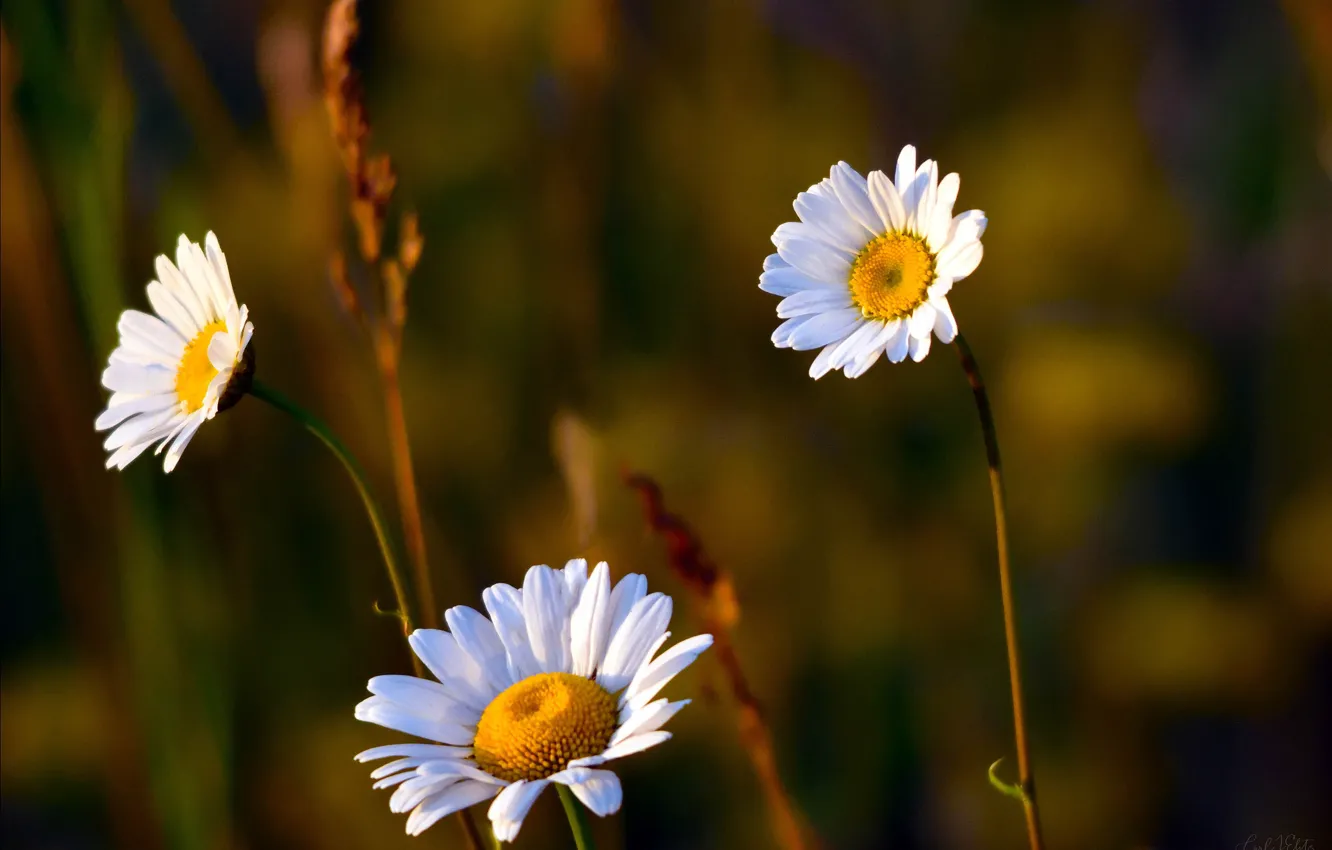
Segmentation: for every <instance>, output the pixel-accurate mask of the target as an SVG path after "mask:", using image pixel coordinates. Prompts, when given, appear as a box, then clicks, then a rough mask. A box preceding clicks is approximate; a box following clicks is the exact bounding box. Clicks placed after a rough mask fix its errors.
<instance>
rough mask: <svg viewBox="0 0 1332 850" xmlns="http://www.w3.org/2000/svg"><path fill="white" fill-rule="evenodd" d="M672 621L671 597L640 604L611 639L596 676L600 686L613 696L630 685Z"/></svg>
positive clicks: (658, 596)
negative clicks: (653, 646)
mask: <svg viewBox="0 0 1332 850" xmlns="http://www.w3.org/2000/svg"><path fill="white" fill-rule="evenodd" d="M670 621H671V598H670V597H669V596H667V595H665V594H663V593H652V594H648V595H647V596H645V597H643V598H642V599H640V600H638V602H636V603H635V604H634V607H633V608H632V609H631V610H630V611H629V615H628V616H627V617H625V619H624V623H622V624H621V625H620V627H619V629H617V630H616V632H615V634H614V635H613V636H612V637H611V639H610V644H609V646H607V648H606V660H605V662H604V663H603V664H602V665H601V670H600V671H599V672H598V673H597V682H598V683H599V684H600V685H601V686H602V687H603V688H605V689H606V690H607V691H609V692H611V693H616V692H618V691H619V690H620V689H621V688H623V687H624V686H625V685H627V684H629V680H630V679H632V678H633V676H634V674H635V673H637V672H638V667H639V665H640V664H642V663H643V659H644V657H646V655H647V653H648V652H649V651H650V650H651V649H652V645H653V644H654V643H656V642H657V641H658V640H659V639H660V638H661V636H662V633H663V632H665V631H666V625H667V624H668V623H670Z"/></svg>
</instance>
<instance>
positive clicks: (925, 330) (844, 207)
mask: <svg viewBox="0 0 1332 850" xmlns="http://www.w3.org/2000/svg"><path fill="white" fill-rule="evenodd" d="M958 185H959V179H958V176H957V175H956V174H949V175H947V176H946V177H944V178H943V179H942V180H941V179H939V169H938V166H937V165H935V163H934V161H933V160H926V161H925V162H924V163H923V164H921V165H920V166H919V167H917V166H916V149H915V148H914V147H912V146H910V145H908V146H906V147H904V148H902V153H901V155H899V156H898V158H897V172H896V175H895V177H894V179H892V180H890V179H888V177H887V175H885V174H884V173H883V172H881V171H872V172H870V175H869V179H868V180H867V179H866V178H864V177H862V176H860V174H859V173H857V172H856V170H855V169H853V168H852V167H851V166H849V165H847V164H846V163H845V162H841V163H838V164H837V165H835V166H834V167H833V168H832V171H831V173H830V174H829V175H828V178H827V179H826V180H822V181H820V182H819V183H817V184H815V185H813V186H811V187H809V191H807V192H801V193H800V194H799V195H797V196H796V200H795V211H796V215H797V216H799V217H800V221H798V222H787V223H786V224H783V225H782V226H780V227H778V228H777V231H776V232H775V233H773V235H772V242H773V244H774V245H775V246H776V247H777V253H775V254H771V255H769V256H768V258H767V259H766V260H765V261H764V263H763V275H762V276H761V277H760V278H759V288H760V289H762V290H763V291H764V292H769V293H771V294H773V295H780V296H782V302H781V303H780V304H778V305H777V316H778V318H782V319H785V320H786V321H785V322H783V323H782V324H781V325H779V326H778V328H777V330H776V331H775V332H773V335H772V341H773V344H774V345H776V346H777V347H778V348H794V349H795V350H796V351H810V350H813V349H815V348H821V349H823V350H822V351H820V352H819V354H818V356H817V357H815V358H814V363H813V365H811V366H810V369H809V374H810V377H812V378H816V379H817V378H821V377H823V376H824V375H825V374H827V373H828V371H829V370H832V369H841V370H842V373H843V374H844V375H846V376H847V377H848V378H856V377H859V376H860V375H863V374H864V373H865V371H866V370H867V369H869V367H870V366H872V365H874V363H875V361H877V360H878V359H879V357H881V356H882V355H884V354H887V355H888V359H889V360H890V361H892V362H893V363H900V362H902V361H903V360H905V359H906V358H907V357H908V356H910V357H911V359H912V360H915V361H917V362H919V361H921V360H923V359H925V355H927V354H929V352H930V341H931V339H932V338H933V337H935V336H937V337H938V338H939V341H940V342H944V343H948V342H952V341H953V337H954V336H956V335H957V321H956V320H955V319H954V318H953V311H952V309H951V308H950V307H949V306H948V299H947V295H948V292H949V290H951V289H952V288H953V284H954V283H956V282H957V281H959V280H961V279H962V278H964V277H966V276H967V275H969V274H971V273H972V272H973V271H975V270H976V266H978V265H979V264H980V261H981V254H982V247H981V242H980V238H981V235H982V234H983V233H984V232H985V224H986V219H985V214H984V213H982V212H981V211H980V210H969V211H967V212H964V213H962V214H960V215H957V216H954V215H953V203H954V202H955V201H956V200H957V190H958Z"/></svg>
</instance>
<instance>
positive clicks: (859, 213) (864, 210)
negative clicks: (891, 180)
mask: <svg viewBox="0 0 1332 850" xmlns="http://www.w3.org/2000/svg"><path fill="white" fill-rule="evenodd" d="M828 179H829V180H831V181H832V185H833V189H834V190H836V192H837V200H839V201H841V202H842V207H843V208H845V209H846V211H847V212H848V213H849V214H850V215H851V218H853V219H855V221H856V222H858V223H859V224H860V226H861V227H863V228H865V231H866V232H867V233H868V234H873V235H875V236H877V235H878V234H880V233H882V232H883V231H884V229H885V227H884V223H883V220H882V219H881V218H880V217H879V214H878V213H877V212H875V210H874V204H873V203H871V202H870V196H869V186H868V185H867V184H866V182H865V178H864V177H861V176H860V172H858V171H856V170H855V169H854V168H852V167H851V166H849V165H847V164H846V163H845V162H839V163H837V165H835V166H833V169H832V172H831V173H830V174H829V175H828Z"/></svg>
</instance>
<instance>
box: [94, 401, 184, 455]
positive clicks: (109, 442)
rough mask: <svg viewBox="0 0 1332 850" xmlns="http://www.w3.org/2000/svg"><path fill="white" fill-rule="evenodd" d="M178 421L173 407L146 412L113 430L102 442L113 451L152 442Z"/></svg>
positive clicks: (105, 447) (108, 449)
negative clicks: (134, 444)
mask: <svg viewBox="0 0 1332 850" xmlns="http://www.w3.org/2000/svg"><path fill="white" fill-rule="evenodd" d="M176 422H177V419H176V411H175V410H173V409H168V410H157V411H154V412H152V413H145V414H143V415H142V416H137V417H135V418H134V419H131V420H129V421H128V422H126V423H125V424H123V425H121V426H120V427H119V428H117V429H116V430H114V431H112V432H111V435H110V436H109V437H107V438H106V441H105V442H103V443H102V448H104V449H106V450H107V451H111V450H113V449H118V448H120V447H121V446H126V445H130V444H131V443H139V442H145V441H146V442H152V441H153V440H156V439H159V438H161V437H163V436H166V435H167V434H168V433H170V431H171V429H172V428H173V427H175V424H176Z"/></svg>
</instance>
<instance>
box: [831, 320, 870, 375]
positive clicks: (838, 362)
mask: <svg viewBox="0 0 1332 850" xmlns="http://www.w3.org/2000/svg"><path fill="white" fill-rule="evenodd" d="M881 330H882V327H881V325H880V324H879V323H878V322H873V321H866V322H863V323H862V324H861V325H860V327H858V328H856V329H855V331H854V332H852V333H851V334H850V335H849V336H847V338H846V339H844V340H842V341H841V342H839V343H838V344H837V348H836V349H834V350H833V355H832V367H833V368H834V369H840V368H842V367H843V366H845V365H846V364H847V363H850V362H851V361H852V360H854V359H856V358H857V357H858V356H860V354H861V353H862V352H865V351H868V350H869V347H870V343H871V342H872V341H873V340H874V338H875V337H876V336H878V335H879V332H880V331H881Z"/></svg>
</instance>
